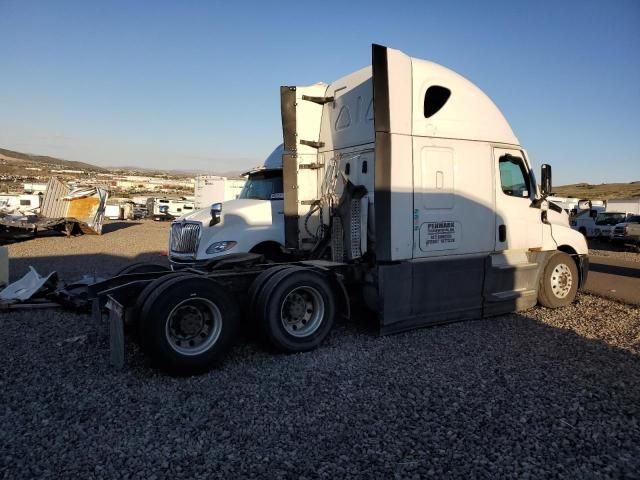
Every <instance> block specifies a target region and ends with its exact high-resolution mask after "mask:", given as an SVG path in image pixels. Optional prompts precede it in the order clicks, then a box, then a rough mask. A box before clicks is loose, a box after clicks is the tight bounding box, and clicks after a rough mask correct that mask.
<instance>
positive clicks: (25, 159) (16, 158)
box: [0, 148, 107, 172]
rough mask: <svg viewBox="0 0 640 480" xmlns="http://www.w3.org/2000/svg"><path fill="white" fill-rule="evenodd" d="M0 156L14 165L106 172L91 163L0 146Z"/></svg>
mask: <svg viewBox="0 0 640 480" xmlns="http://www.w3.org/2000/svg"><path fill="white" fill-rule="evenodd" d="M0 158H2V159H3V160H5V162H10V163H11V164H13V165H14V166H16V165H17V164H21V163H24V164H25V166H41V167H45V168H52V167H53V168H63V169H68V170H85V171H93V172H106V171H107V170H106V169H104V168H102V167H97V166H95V165H91V164H90V163H84V162H75V161H72V160H64V159H62V158H56V157H49V156H47V155H33V154H31V153H22V152H16V151H14V150H7V149H6V148H0Z"/></svg>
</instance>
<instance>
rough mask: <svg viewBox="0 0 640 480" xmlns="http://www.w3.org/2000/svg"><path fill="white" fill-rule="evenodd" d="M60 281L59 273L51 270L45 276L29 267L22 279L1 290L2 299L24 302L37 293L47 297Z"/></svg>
mask: <svg viewBox="0 0 640 480" xmlns="http://www.w3.org/2000/svg"><path fill="white" fill-rule="evenodd" d="M57 283H58V274H57V273H56V272H51V273H50V274H49V275H47V276H45V277H43V276H41V275H40V274H39V273H38V272H36V269H35V268H33V267H29V272H27V273H26V274H25V275H24V276H23V277H22V278H21V279H19V280H16V281H15V282H13V283H10V284H9V285H7V287H6V288H4V289H3V290H2V291H0V301H2V302H4V303H15V302H24V301H26V300H30V299H31V298H33V297H35V296H36V295H37V296H39V297H45V296H46V295H47V294H49V293H51V292H52V291H53V290H54V289H55V288H56V285H57Z"/></svg>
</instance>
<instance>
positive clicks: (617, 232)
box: [613, 227, 624, 235]
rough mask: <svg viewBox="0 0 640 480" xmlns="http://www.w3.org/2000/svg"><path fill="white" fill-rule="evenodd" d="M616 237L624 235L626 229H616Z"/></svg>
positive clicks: (614, 231) (614, 232) (614, 230)
mask: <svg viewBox="0 0 640 480" xmlns="http://www.w3.org/2000/svg"><path fill="white" fill-rule="evenodd" d="M613 234H614V235H624V227H616V228H614V229H613Z"/></svg>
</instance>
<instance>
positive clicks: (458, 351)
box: [0, 222, 640, 478]
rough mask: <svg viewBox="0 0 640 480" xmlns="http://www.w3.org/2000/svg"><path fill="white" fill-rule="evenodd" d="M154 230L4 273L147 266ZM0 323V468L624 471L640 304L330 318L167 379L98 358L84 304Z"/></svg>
mask: <svg viewBox="0 0 640 480" xmlns="http://www.w3.org/2000/svg"><path fill="white" fill-rule="evenodd" d="M116 225H118V224H116ZM167 229H168V225H166V224H157V223H152V222H149V223H142V224H138V225H133V226H128V227H126V228H124V227H121V228H117V229H116V228H114V230H112V231H111V232H109V230H107V232H108V233H107V234H105V235H104V236H102V237H78V238H74V239H69V240H67V239H65V238H42V239H37V240H33V241H29V242H25V243H23V244H16V245H12V246H11V247H10V251H11V256H12V257H13V259H12V274H13V275H14V276H15V275H19V273H20V271H21V269H22V270H24V269H26V266H27V265H29V264H32V265H34V266H36V268H38V270H42V271H43V272H47V271H48V270H51V269H56V270H58V271H59V272H61V273H62V274H63V276H66V275H81V274H83V273H86V272H93V273H97V274H101V273H111V272H114V271H116V270H117V269H118V268H120V266H122V265H124V264H126V263H127V262H128V261H130V260H132V259H151V260H153V261H159V262H162V261H165V258H164V257H161V256H159V252H160V251H161V250H162V249H164V248H166V247H165V244H166V234H167ZM67 245H71V246H72V254H71V255H68V256H63V255H66V254H67V251H68V248H67ZM113 251H115V252H118V254H117V255H113V254H112V253H110V252H113ZM18 256H22V258H16V257H18ZM16 270H17V271H16ZM0 322H2V326H3V335H2V336H1V337H0V372H1V373H0V392H1V393H0V395H1V397H0V398H1V402H2V405H3V409H2V410H1V411H0V421H1V423H2V425H3V428H2V429H0V450H1V451H2V455H1V456H0V477H1V478H33V477H37V478H117V477H120V478H230V477H234V478H246V477H249V478H251V477H253V478H266V477H268V478H345V477H352V478H372V477H373V478H423V477H435V478H442V477H460V478H469V477H472V476H473V477H484V478H496V477H529V478H540V477H569V478H595V477H598V478H624V477H627V478H632V477H634V476H636V475H637V472H638V471H640V308H638V307H633V306H629V305H624V304H622V303H618V302H615V301H611V300H606V299H602V298H598V297H595V296H591V295H587V294H581V295H580V296H579V297H578V300H577V302H576V303H575V304H574V305H571V306H569V307H567V308H565V309H562V310H548V309H544V308H534V309H532V310H529V311H527V312H522V313H519V314H511V315H504V316H500V317H496V318H491V319H484V320H478V321H467V322H462V323H457V324H452V325H447V326H442V327H434V328H427V329H422V330H417V331H412V332H407V333H404V334H399V335H393V336H389V337H377V336H375V335H374V334H373V333H372V331H371V328H370V325H369V324H368V323H367V322H366V319H365V321H362V322H346V323H344V322H343V323H341V324H339V325H338V326H337V327H336V328H335V330H334V332H333V333H332V334H331V336H330V338H329V339H328V340H327V341H326V342H325V343H324V344H323V345H322V346H321V348H319V349H318V350H316V351H313V352H310V353H306V354H299V355H282V354H276V353H273V352H271V351H269V350H267V349H266V348H264V347H263V346H261V345H260V344H258V343H255V342H253V341H249V340H247V339H243V340H242V341H241V342H240V343H239V345H238V346H237V347H236V348H235V349H234V350H233V352H232V354H231V355H230V357H229V358H228V360H227V361H226V362H225V364H224V365H223V366H222V367H221V368H220V369H217V370H214V371H211V372H209V373H208V374H206V375H202V376H199V377H194V378H182V379H177V378H170V377H167V376H164V375H162V374H160V373H158V372H157V371H156V370H154V369H152V368H151V367H150V365H149V364H148V362H147V360H146V358H145V357H144V356H143V355H142V354H141V353H140V351H139V350H138V349H137V347H136V345H134V344H133V343H131V342H129V343H128V344H127V349H128V352H129V353H128V357H127V361H128V366H127V368H126V369H125V370H123V371H118V370H114V369H112V368H110V367H109V366H108V365H107V353H108V351H107V347H106V341H105V338H104V336H103V341H102V342H101V344H100V345H99V346H98V347H96V346H94V345H92V344H90V342H89V341H88V340H87V335H88V334H89V333H91V332H92V331H93V326H92V325H91V322H90V319H89V317H88V316H87V315H81V314H73V313H68V312H64V311H61V310H42V311H32V312H18V313H11V314H4V315H2V316H1V317H0ZM103 334H104V331H103Z"/></svg>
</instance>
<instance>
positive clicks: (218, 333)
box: [140, 276, 240, 375]
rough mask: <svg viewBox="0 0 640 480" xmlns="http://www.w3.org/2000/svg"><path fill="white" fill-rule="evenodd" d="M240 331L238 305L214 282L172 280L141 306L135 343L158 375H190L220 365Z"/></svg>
mask: <svg viewBox="0 0 640 480" xmlns="http://www.w3.org/2000/svg"><path fill="white" fill-rule="evenodd" d="M239 327H240V312H239V308H238V305H237V304H236V302H235V300H234V299H233V298H232V296H231V295H230V294H229V293H228V292H227V291H226V289H225V288H224V287H223V286H222V285H221V284H219V283H218V282H216V281H214V280H211V279H209V278H206V277H199V276H178V277H174V278H171V279H170V280H168V281H166V282H164V283H162V284H160V285H159V286H158V288H157V289H156V290H155V291H154V292H153V293H151V294H150V295H149V296H148V297H147V298H146V300H145V301H144V305H143V306H142V310H141V313H140V328H141V331H142V332H144V335H143V336H142V337H141V343H142V344H143V346H144V349H145V351H146V352H147V353H148V354H149V356H150V357H151V359H152V360H153V361H154V363H156V364H157V365H158V366H159V367H160V368H161V369H162V370H164V371H165V372H168V373H170V374H173V375H194V374H199V373H202V372H205V371H207V370H209V369H211V368H212V367H214V366H216V365H217V364H219V363H221V362H222V360H223V359H224V356H225V355H226V353H227V352H228V351H229V349H230V348H231V347H232V346H233V343H234V341H235V339H236V338H237V336H238V331H239Z"/></svg>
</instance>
